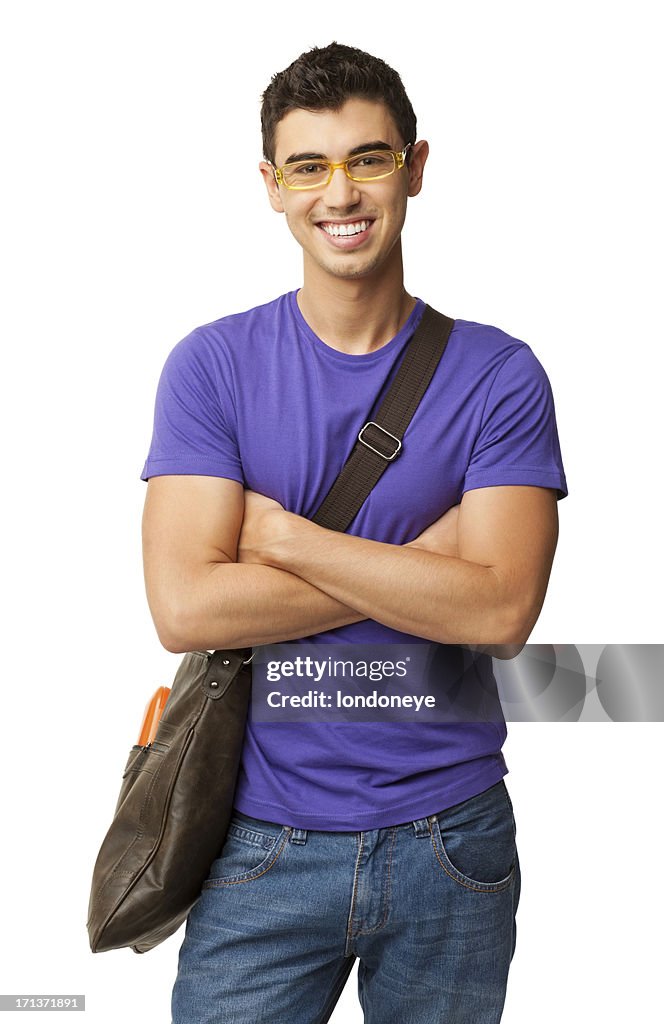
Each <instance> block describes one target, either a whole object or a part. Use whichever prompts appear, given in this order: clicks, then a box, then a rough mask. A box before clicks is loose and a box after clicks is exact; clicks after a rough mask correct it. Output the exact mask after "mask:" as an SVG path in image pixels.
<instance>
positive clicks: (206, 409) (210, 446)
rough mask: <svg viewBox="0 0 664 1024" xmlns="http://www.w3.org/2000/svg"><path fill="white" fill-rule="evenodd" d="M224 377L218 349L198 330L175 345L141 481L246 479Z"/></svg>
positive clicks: (161, 387) (163, 374) (161, 383)
mask: <svg viewBox="0 0 664 1024" xmlns="http://www.w3.org/2000/svg"><path fill="white" fill-rule="evenodd" d="M228 378H229V374H228V373H225V372H224V363H223V360H222V359H221V356H220V353H219V352H218V351H216V352H213V351H212V347H211V346H210V344H209V343H208V342H207V341H206V339H205V338H203V337H202V336H201V335H200V334H198V333H197V332H196V331H194V332H193V333H192V334H190V335H189V336H188V337H186V338H184V339H183V340H182V341H181V342H180V343H179V344H178V345H176V346H175V348H174V349H173V350H172V351H171V353H170V354H169V356H168V358H167V360H166V363H165V364H164V368H163V370H162V372H161V376H160V378H159V384H158V387H157V398H156V401H155V410H154V427H153V433H152V443H151V444H150V450H149V452H148V457H147V460H146V462H145V465H144V467H143V471H142V473H141V480H148V479H149V478H150V477H151V476H165V475H167V474H171V473H173V474H191V475H200V476H219V477H225V478H227V479H230V480H237V481H238V482H239V483H244V476H243V472H242V464H241V460H240V454H239V449H238V443H237V431H236V429H235V415H234V412H235V410H234V405H233V395H232V388H231V386H230V382H229V379H228Z"/></svg>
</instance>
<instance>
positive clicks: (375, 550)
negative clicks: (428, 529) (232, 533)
mask: <svg viewBox="0 0 664 1024" xmlns="http://www.w3.org/2000/svg"><path fill="white" fill-rule="evenodd" d="M286 516H288V514H286ZM280 526H281V529H279V530H276V531H275V533H274V539H272V540H271V541H270V543H269V545H268V546H267V547H266V549H265V550H264V551H263V552H262V553H261V555H260V557H261V560H262V561H263V562H268V563H269V564H270V565H272V566H274V567H276V568H281V569H286V570H287V571H288V572H290V573H293V574H295V575H297V576H299V577H300V578H301V579H303V580H306V581H307V582H309V583H311V584H313V585H314V586H315V587H317V588H319V589H320V590H322V591H324V592H325V593H326V594H328V595H329V596H330V597H332V598H334V599H335V600H336V601H339V602H341V603H342V604H351V603H352V605H353V606H354V607H355V608H357V610H358V612H362V613H363V614H364V615H365V616H366V617H370V618H372V619H375V620H377V621H378V622H381V623H383V624H384V625H386V626H389V627H391V628H392V629H396V630H399V631H401V632H404V633H410V634H413V635H416V636H420V637H423V638H425V639H428V640H433V641H435V642H438V643H449V644H467V645H506V644H518V643H519V642H520V640H519V637H518V635H517V633H518V628H517V625H516V616H515V613H514V609H513V601H512V595H510V594H509V593H508V588H507V585H506V582H505V581H504V580H503V579H502V578H501V577H500V575H498V574H497V573H496V572H495V571H494V570H493V569H492V568H491V567H487V566H483V565H478V564H476V563H474V562H469V561H466V560H464V559H461V558H457V557H452V556H448V555H441V554H438V553H436V552H432V551H427V550H422V549H420V548H417V547H414V546H411V545H405V546H403V547H400V546H397V545H392V544H383V543H379V542H377V541H370V540H364V539H363V538H359V537H352V536H348V535H345V534H338V533H334V532H333V531H330V530H323V529H321V528H320V527H317V526H315V525H314V524H312V523H309V522H308V521H306V520H303V519H300V518H299V517H294V516H289V517H288V518H282V519H281V523H280Z"/></svg>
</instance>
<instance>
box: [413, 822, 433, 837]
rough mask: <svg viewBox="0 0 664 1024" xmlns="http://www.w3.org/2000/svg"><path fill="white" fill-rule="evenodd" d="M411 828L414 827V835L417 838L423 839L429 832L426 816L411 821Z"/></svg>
mask: <svg viewBox="0 0 664 1024" xmlns="http://www.w3.org/2000/svg"><path fill="white" fill-rule="evenodd" d="M413 828H414V829H415V837H416V838H417V839H424V838H425V837H426V836H428V835H430V834H431V829H430V828H429V819H428V818H418V819H417V821H414V822H413Z"/></svg>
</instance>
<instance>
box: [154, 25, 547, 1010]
mask: <svg viewBox="0 0 664 1024" xmlns="http://www.w3.org/2000/svg"><path fill="white" fill-rule="evenodd" d="M262 127H263V146H264V157H265V159H264V161H262V162H261V164H260V171H261V174H262V175H263V179H264V181H265V185H266V189H267V193H268V198H269V201H270V203H271V205H272V208H273V209H274V210H276V211H277V212H278V213H284V214H285V216H286V220H287V222H288V226H289V228H290V230H291V232H292V234H293V235H294V237H295V239H296V240H297V242H298V243H299V244H300V246H301V247H302V250H303V257H304V278H303V285H302V287H301V288H300V289H299V291H297V292H292V293H290V294H287V295H285V296H282V297H280V298H279V299H277V300H276V301H274V302H270V303H268V304H267V305H264V306H261V307H258V308H256V309H253V310H250V311H248V312H246V313H241V314H238V315H234V316H227V317H225V318H224V319H221V320H219V321H216V322H215V323H212V324H208V325H205V326H203V327H201V328H198V329H197V330H195V331H194V332H193V333H192V334H191V335H189V336H188V337H187V338H185V339H184V340H183V341H182V342H181V343H180V344H179V345H178V346H176V348H175V349H174V350H173V351H172V352H171V354H170V356H169V358H168V360H167V362H166V366H165V368H164V371H163V374H162V377H161V381H160V385H159V392H158V397H157V407H156V413H155V430H154V436H153V441H152V447H151V450H150V454H149V456H148V460H147V462H146V465H145V468H144V471H143V474H142V476H143V479H145V480H148V481H149V483H148V493H147V499H146V505H145V514H144V558H145V574H146V585H147V593H148V600H149V603H150V608H151V611H152V615H153V618H154V621H155V624H156V627H157V631H158V634H159V637H160V639H161V642H162V643H163V644H164V646H165V647H166V648H167V649H169V650H171V651H174V652H181V651H188V650H194V649H215V648H224V647H248V646H255V645H265V644H273V643H279V642H283V641H290V642H294V641H295V642H297V641H301V640H303V639H304V638H306V640H307V642H308V643H312V642H313V643H318V644H331V643H336V644H338V643H341V642H343V643H344V644H351V643H352V644H376V643H384V644H386V645H388V644H394V643H404V642H412V643H419V644H421V643H423V642H428V643H429V644H431V645H432V648H433V647H434V646H435V645H440V646H438V647H435V650H436V651H437V652H438V653H439V654H440V655H441V659H442V660H440V661H439V662H438V664H440V665H442V666H443V673H444V671H445V665H452V664H458V659H459V657H461V658H462V659H465V662H464V664H466V665H467V668H468V673H469V674H471V673H472V672H473V671H475V670H477V671H479V669H477V665H480V666H483V667H482V671H483V672H486V669H487V666H489V669H490V659H489V657H488V656H487V655H486V654H482V655H477V654H470V653H469V649H473V648H477V647H483V648H487V649H489V648H490V649H491V650H492V651H494V653H497V654H499V655H502V656H509V655H510V654H513V653H514V652H515V651H518V649H519V648H520V647H521V646H522V645H523V643H525V641H526V639H527V637H528V635H529V633H530V632H531V630H532V627H533V625H534V623H535V621H536V619H537V616H538V614H539V611H540V608H541V605H542V602H543V599H544V594H545V591H546V586H547V581H548V577H549V573H550V568H551V563H552V559H553V555H554V550H555V546H556V540H557V513H556V498H557V497H563V496H564V494H565V493H566V484H565V478H564V473H563V469H562V464H561V459H560V452H559V447H558V439H557V434H556V425H555V417H554V411H553V402H552V398H551V393H550V389H549V385H548V381H547V379H546V376H545V374H544V372H543V370H542V368H541V366H540V364H539V363H538V362H537V360H536V359H535V357H534V356H533V354H532V352H531V351H530V349H529V348H528V346H527V345H525V344H524V343H523V342H520V341H516V340H515V339H513V338H511V337H509V336H508V335H506V334H504V333H503V332H502V331H499V330H497V329H496V328H492V327H485V326H482V325H479V324H475V323H471V322H468V321H460V320H457V321H456V323H455V326H454V329H453V332H452V335H451V337H450V340H449V342H448V346H447V350H446V351H445V354H444V356H443V359H442V361H441V363H440V365H439V366H438V368H437V370H436V372H435V374H434V377H433V380H432V382H431V384H430V385H429V388H428V390H427V392H426V393H425V395H424V397H423V399H422V400H421V402H420V405H419V406H418V409H417V411H416V413H415V416H414V418H413V420H412V422H411V424H410V426H409V428H408V430H407V433H406V435H405V438H404V450H403V452H402V453H401V455H400V456H399V457H398V458H397V459H396V460H395V461H394V464H393V465H390V466H389V468H388V470H387V472H386V473H385V474H384V476H383V477H382V478H381V480H380V481H379V483H378V484H377V485H376V487H375V488H374V490H373V491H372V493H371V495H370V496H369V498H368V499H367V501H366V502H365V503H364V505H363V506H362V508H361V510H360V512H359V513H358V515H357V516H356V518H355V519H354V520H353V522H352V524H351V526H350V528H349V530H348V531H347V532H346V533H344V534H342V533H337V532H333V531H331V530H326V529H323V528H321V527H319V526H317V525H314V524H313V523H312V522H311V521H310V517H311V516H312V515H313V514H314V512H315V511H316V509H317V507H318V506H319V504H320V502H321V501H322V499H323V498H324V497H325V495H326V494H327V491H328V490H329V488H330V485H331V484H332V482H333V480H334V479H335V477H336V476H337V474H338V472H339V470H340V468H341V466H342V465H343V463H344V462H345V459H346V457H347V455H348V453H349V451H350V450H351V448H352V447H353V445H354V443H355V441H356V438H357V434H358V430H359V429H360V428H361V427H362V425H363V424H364V423H365V422H366V421H367V420H368V419H370V415H369V413H370V411H371V410H372V409H374V408H375V407H377V406H378V405H379V404H380V399H381V397H382V395H384V393H385V391H386V388H387V386H389V382H390V381H391V379H392V376H393V374H394V372H395V370H396V368H397V366H398V364H399V362H400V359H401V357H402V356H403V354H404V352H405V351H406V347H407V345H408V342H409V340H410V338H411V337H412V335H413V333H414V331H415V329H416V327H417V324H418V323H419V320H420V318H421V316H422V313H423V310H424V304H423V303H422V302H421V301H420V300H416V299H415V298H413V297H412V296H411V295H409V294H408V292H407V291H406V290H405V288H404V283H403V265H402V251H401V230H402V227H403V223H404V218H405V214H406V206H407V201H408V199H409V198H411V197H414V196H416V195H418V193H419V192H420V189H421V187H422V177H423V171H424V167H425V164H426V160H427V155H428V144H427V143H426V142H425V141H423V140H418V139H417V137H416V130H415V129H416V121H415V115H414V113H413V110H412V107H411V104H410V102H409V100H408V97H407V96H406V93H405V91H404V89H403V85H402V83H401V80H400V78H399V76H398V75H397V74H396V73H395V72H394V71H393V70H392V69H391V68H389V67H388V66H387V65H386V64H384V63H383V62H382V61H380V60H378V59H376V58H374V57H372V56H370V55H368V54H365V53H362V52H361V51H358V50H355V49H353V48H350V47H346V46H341V45H338V44H336V43H334V44H332V45H331V46H328V47H325V48H322V49H314V50H312V51H310V52H308V53H305V54H303V55H302V56H301V57H300V58H298V60H297V61H295V62H294V64H293V65H291V67H289V68H287V69H286V70H285V71H283V72H281V73H280V74H278V75H276V76H275V77H274V78H273V80H272V82H271V84H270V86H269V87H268V89H267V90H266V92H265V94H264V97H263V107H262ZM323 650H327V651H329V648H327V649H325V648H323ZM388 650H389V648H388ZM455 659H456V661H455ZM505 735H506V732H505V729H504V723H501V724H500V725H496V724H495V723H491V722H481V721H477V722H471V723H465V724H460V723H456V724H455V723H448V724H444V723H440V722H425V721H420V722H418V721H413V720H411V721H392V720H390V721H387V720H385V721H380V720H379V721H375V720H374V721H372V722H363V721H359V722H357V721H346V722H338V721H335V722H331V721H329V722H325V721H321V720H316V721H314V720H311V721H298V722H283V721H280V722H269V721H268V722H265V721H263V722H261V721H259V720H257V719H256V717H255V716H254V717H250V721H249V723H248V726H247V733H246V739H245V747H244V753H243V762H242V766H241V770H240V777H239V782H238V788H237V793H236V801H235V802H236V811H237V813H236V815H235V817H234V819H233V822H232V823H231V827H230V830H229V836H228V839H227V841H226V844H225V846H224V848H223V850H222V851H221V853H220V857H219V858H218V859H217V860H216V861H215V862H214V864H213V865H212V869H211V872H210V878H209V879H208V881H207V882H206V884H205V888H204V890H203V893H202V895H201V899H200V900H199V901H198V903H197V904H196V907H195V908H194V910H193V911H192V913H191V915H190V918H189V921H188V924H187V933H186V937H185V941H184V944H183V947H182V950H181V954H180V967H179V973H178V978H177V981H176V985H175V990H174V994H173V1020H174V1022H175V1024H181V1022H184V1021H186V1022H187V1024H194V1022H203V1021H209V1022H211V1021H215V1022H221V1021H233V1022H234V1024H243V1022H247V1024H249V1022H252V1024H253V1022H254V1021H257V1020H260V1021H261V1022H263V1024H271V1022H274V1024H276V1022H279V1024H283V1022H284V1021H287V1020H289V1021H295V1022H297V1024H321V1022H324V1021H327V1020H328V1019H329V1017H330V1015H331V1014H332V1012H333V1008H334V1005H335V1003H336V1001H337V999H338V997H339V994H340V992H341V990H342V988H343V985H344V983H345V981H346V979H347V977H348V974H349V972H350V969H351V967H352V964H353V962H354V960H355V959H356V958H359V961H360V962H359V974H358V978H359V986H360V1000H361V1003H362V1006H363V1009H364V1014H365V1021H366V1022H367V1024H392V1022H394V1024H425V1022H426V1024H431V1022H433V1021H445V1022H446V1024H466V1022H468V1024H470V1022H472V1024H493V1022H497V1021H499V1020H500V1017H501V1013H502V1007H503V1003H504V998H505V986H506V981H507V973H508V969H509V964H510V961H511V958H512V954H513V951H514V942H515V936H516V926H515V914H516V908H517V904H518V900H519V890H520V873H519V863H518V856H517V851H516V844H515V825H514V818H513V814H512V806H511V802H510V799H509V796H508V794H507V790H506V787H505V784H504V782H503V776H504V775H505V773H506V771H507V768H506V765H505V762H504V759H503V757H502V754H501V746H502V744H503V742H504V739H505Z"/></svg>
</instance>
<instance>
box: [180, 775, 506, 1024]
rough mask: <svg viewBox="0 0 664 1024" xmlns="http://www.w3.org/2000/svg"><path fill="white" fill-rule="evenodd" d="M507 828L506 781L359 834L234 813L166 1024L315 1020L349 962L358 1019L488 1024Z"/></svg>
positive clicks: (499, 993)
mask: <svg viewBox="0 0 664 1024" xmlns="http://www.w3.org/2000/svg"><path fill="white" fill-rule="evenodd" d="M515 833H516V828H515V824H514V815H513V811H512V803H511V801H510V798H509V795H508V792H507V788H506V786H505V783H504V782H503V781H501V782H499V783H497V784H496V785H495V786H492V787H491V788H490V789H487V790H485V791H484V792H483V793H480V794H479V795H478V796H474V797H471V798H470V799H469V800H465V801H463V803H460V804H457V805H456V806H454V807H450V808H448V809H446V810H444V811H441V812H440V813H439V814H434V815H431V816H430V817H428V818H422V819H420V820H418V821H412V822H408V823H406V824H402V825H394V826H392V827H390V828H381V829H376V830H373V831H367V832H317V831H305V830H302V829H295V828H291V827H289V826H285V825H278V824H274V823H271V822H267V821H260V820H258V819H256V818H249V817H246V816H245V815H242V814H239V813H236V814H235V815H234V817H233V820H232V823H231V826H230V829H229V833H228V838H227V840H226V843H225V844H224V847H223V849H222V851H221V856H220V857H219V858H218V859H217V860H215V861H214V863H213V865H212V868H211V871H210V875H209V878H208V879H207V881H206V882H205V885H204V888H203V892H202V893H201V897H200V899H199V900H198V902H197V903H196V905H195V906H194V907H193V909H192V911H191V913H190V915H189V919H188V921H187V929H186V934H185V939H184V943H183V945H182V948H181V950H180V961H179V970H178V976H177V979H176V982H175V988H174V990H173V1024H203V1022H205V1024H213V1022H214V1024H256V1022H257V1021H260V1022H261V1024H325V1022H326V1021H328V1020H329V1019H330V1016H331V1014H332V1011H333V1009H334V1006H335V1004H336V1002H337V1000H338V998H339V995H340V993H341V990H342V989H343V987H344V984H345V982H346V980H347V978H348V975H349V973H350V970H351V968H352V966H353V963H354V961H355V959H356V958H359V965H358V985H359V998H360V1003H361V1004H362V1008H363V1011H364V1021H365V1024H436V1022H440V1024H497V1022H498V1021H499V1020H500V1018H501V1015H502V1009H503V1004H504V1001H505V989H506V984H507V975H508V971H509V966H510V961H511V959H512V955H513V953H514V945H515V941H516V922H515V915H516V909H517V905H518V902H519V892H520V881H521V879H520V871H519V859H518V854H517V849H516V840H515Z"/></svg>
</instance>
